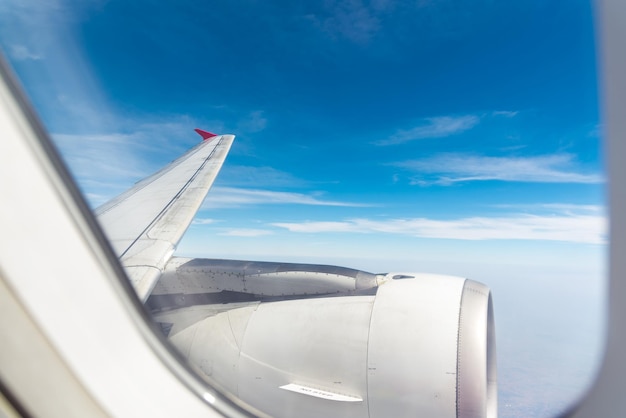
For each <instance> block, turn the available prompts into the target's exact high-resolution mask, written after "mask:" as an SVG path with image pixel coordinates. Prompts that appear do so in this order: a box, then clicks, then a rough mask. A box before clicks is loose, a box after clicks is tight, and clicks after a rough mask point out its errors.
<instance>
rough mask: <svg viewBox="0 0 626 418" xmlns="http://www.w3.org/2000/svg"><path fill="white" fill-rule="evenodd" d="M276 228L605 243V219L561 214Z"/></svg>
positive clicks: (355, 221) (363, 221) (354, 221)
mask: <svg viewBox="0 0 626 418" xmlns="http://www.w3.org/2000/svg"><path fill="white" fill-rule="evenodd" d="M272 225H273V226H276V227H279V228H285V229H288V230H289V231H291V232H301V233H322V232H341V233H346V232H350V233H386V234H398V235H410V236H415V237H419V238H440V239H454V240H540V241H566V242H576V243H586V244H603V243H605V242H606V231H607V222H606V219H605V218H604V217H603V216H599V215H581V214H560V215H554V216H535V215H526V214H523V215H512V216H505V217H467V218H459V219H453V220H435V219H428V218H410V219H389V220H382V221H381V220H371V219H350V220H346V221H340V222H315V221H308V222H302V223H274V224H272Z"/></svg>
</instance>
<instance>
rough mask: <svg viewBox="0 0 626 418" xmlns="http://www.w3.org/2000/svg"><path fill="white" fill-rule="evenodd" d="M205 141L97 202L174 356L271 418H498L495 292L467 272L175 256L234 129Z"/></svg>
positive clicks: (107, 229)
mask: <svg viewBox="0 0 626 418" xmlns="http://www.w3.org/2000/svg"><path fill="white" fill-rule="evenodd" d="M198 133H199V134H200V135H202V137H203V139H204V140H203V142H202V143H201V144H199V145H197V146H196V147H195V148H193V149H192V150H191V151H189V152H188V153H186V154H185V155H183V156H182V157H181V158H179V159H177V160H176V161H174V162H172V163H171V164H169V165H168V166H167V167H165V168H164V169H162V170H161V171H159V172H157V173H156V174H154V175H152V176H150V177H148V178H147V179H145V180H143V181H141V182H139V183H137V184H136V185H135V186H134V187H132V188H131V189H130V190H129V191H127V192H125V193H123V194H121V195H120V196H119V197H117V198H115V199H113V200H112V201H111V202H109V203H107V204H105V205H103V206H102V207H100V208H98V209H97V210H96V215H97V217H98V219H99V220H100V222H101V223H102V226H103V229H104V231H105V233H106V234H107V235H108V236H109V238H110V240H111V243H112V246H113V249H114V250H115V251H116V253H117V255H118V257H119V258H120V260H121V262H122V264H123V265H124V267H125V268H126V271H127V274H128V276H129V277H130V280H131V282H132V284H133V286H134V288H135V290H136V292H137V294H138V295H139V297H140V299H141V300H142V301H143V302H144V306H145V307H146V308H147V309H148V310H149V311H150V313H151V314H152V318H153V319H154V321H155V322H156V323H157V324H158V325H159V326H160V327H161V330H162V331H163V334H164V335H165V336H166V337H167V338H168V340H169V341H170V342H171V343H172V344H173V346H174V347H176V348H177V349H178V351H179V353H180V354H181V355H182V356H183V357H184V358H185V359H186V360H187V361H188V362H189V363H190V364H191V365H193V366H194V367H195V369H196V370H198V371H199V372H200V373H201V374H202V375H203V376H205V377H206V378H207V379H208V380H209V381H210V382H211V383H212V384H213V385H215V386H216V387H219V388H221V389H222V390H224V391H225V393H230V394H232V395H234V396H236V397H237V398H238V399H240V400H241V401H243V402H245V403H246V404H248V405H252V406H253V407H254V408H257V409H259V410H260V411H263V412H265V413H267V414H269V415H270V416H291V415H298V416H301V417H311V418H313V417H318V416H337V415H345V416H354V417H367V416H369V417H370V418H375V417H386V416H394V417H401V416H415V415H418V416H429V417H448V416H450V417H453V416H454V417H457V418H467V417H478V416H480V417H493V416H495V414H496V413H497V393H496V387H497V385H496V383H497V382H496V364H495V340H494V324H493V312H492V303H491V294H490V291H489V289H488V288H487V287H486V286H484V285H482V284H480V283H477V282H473V281H472V280H467V279H465V278H460V277H450V276H438V275H432V274H418V273H407V272H395V273H385V274H372V273H368V272H364V271H360V270H355V269H350V268H345V267H337V266H327V265H315V264H294V263H280V262H255V261H245V260H241V261H238V260H217V259H200V258H198V259H188V258H180V257H172V255H173V253H174V250H175V247H176V244H177V243H178V241H179V240H180V238H181V237H182V235H183V233H184V232H185V230H186V229H187V227H188V226H189V224H190V223H191V220H192V219H193V217H194V215H195V213H196V211H197V210H198V208H199V207H200V205H201V203H202V201H203V200H204V198H205V195H206V194H207V192H208V190H209V188H210V186H211V184H212V183H213V181H214V179H215V177H216V175H217V173H218V171H219V170H220V168H221V166H222V163H223V162H224V159H225V157H226V154H227V152H228V150H229V149H230V146H231V143H232V141H233V139H234V136H232V135H213V134H210V133H208V132H204V131H199V132H198Z"/></svg>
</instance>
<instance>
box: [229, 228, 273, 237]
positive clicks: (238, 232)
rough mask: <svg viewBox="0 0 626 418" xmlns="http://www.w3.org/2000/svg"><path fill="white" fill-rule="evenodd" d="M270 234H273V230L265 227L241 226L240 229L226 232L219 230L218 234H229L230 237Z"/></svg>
mask: <svg viewBox="0 0 626 418" xmlns="http://www.w3.org/2000/svg"><path fill="white" fill-rule="evenodd" d="M271 234H273V232H272V231H269V230H267V229H252V228H250V229H248V228H242V229H231V230H228V231H226V232H221V233H219V234H218V235H225V236H230V237H260V236H265V235H271Z"/></svg>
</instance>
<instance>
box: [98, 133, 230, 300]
mask: <svg viewBox="0 0 626 418" xmlns="http://www.w3.org/2000/svg"><path fill="white" fill-rule="evenodd" d="M196 132H198V133H199V134H200V135H201V136H202V138H203V141H202V142H201V143H200V144H198V145H197V146H195V147H194V148H192V149H191V150H190V151H188V152H187V153H186V154H184V155H183V156H181V157H180V158H178V159H177V160H175V161H173V162H171V163H170V164H169V165H167V166H166V167H165V168H163V169H161V170H160V171H158V172H157V173H155V174H153V175H152V176H150V177H147V178H146V179H144V180H142V181H140V182H138V183H136V184H135V185H134V186H133V187H132V188H131V189H129V190H127V191H126V192H124V193H122V194H121V195H119V196H118V197H116V198H114V199H113V200H111V201H109V202H107V203H105V204H104V205H102V206H100V207H99V208H97V209H96V216H97V218H98V221H99V222H100V224H101V226H102V228H103V229H104V231H105V233H106V235H107V236H108V238H109V240H110V242H111V245H112V246H113V249H114V251H115V252H116V254H117V256H118V257H119V258H120V261H121V262H122V264H123V265H124V267H125V269H126V272H127V274H128V277H129V279H130V281H131V283H132V284H133V287H134V288H135V291H136V292H137V295H138V296H139V298H140V299H141V300H142V301H145V300H146V299H147V298H148V296H149V295H150V292H151V291H152V289H153V288H154V285H155V284H156V282H157V281H158V279H159V277H160V276H161V272H162V271H163V269H164V268H165V265H166V263H167V262H168V261H169V259H170V258H171V256H172V254H173V253H174V250H175V248H176V245H177V244H178V242H179V241H180V239H181V237H182V236H183V234H184V233H185V231H186V230H187V227H188V226H189V224H190V223H191V221H192V219H193V217H194V216H195V214H196V211H197V210H198V209H199V208H200V205H201V204H202V201H203V200H204V198H205V196H206V194H207V192H208V191H209V189H210V188H211V185H212V184H213V181H214V180H215V177H216V176H217V173H218V172H219V170H220V168H221V167H222V164H223V163H224V159H225V158H226V155H227V154H228V151H229V150H230V146H231V144H232V142H233V140H234V138H235V137H234V136H233V135H215V134H211V133H209V132H205V131H202V130H199V129H197V130H196Z"/></svg>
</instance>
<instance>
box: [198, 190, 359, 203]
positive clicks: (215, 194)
mask: <svg viewBox="0 0 626 418" xmlns="http://www.w3.org/2000/svg"><path fill="white" fill-rule="evenodd" d="M260 204H295V205H313V206H347V207H358V206H365V205H362V204H358V203H350V202H339V201H333V200H323V199H319V198H318V197H315V196H312V195H307V194H303V193H292V192H275V191H270V190H258V189H240V188H235V187H213V188H212V189H211V192H210V193H209V196H208V197H207V199H206V200H205V203H204V205H203V208H215V207H239V206H244V205H260Z"/></svg>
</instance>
